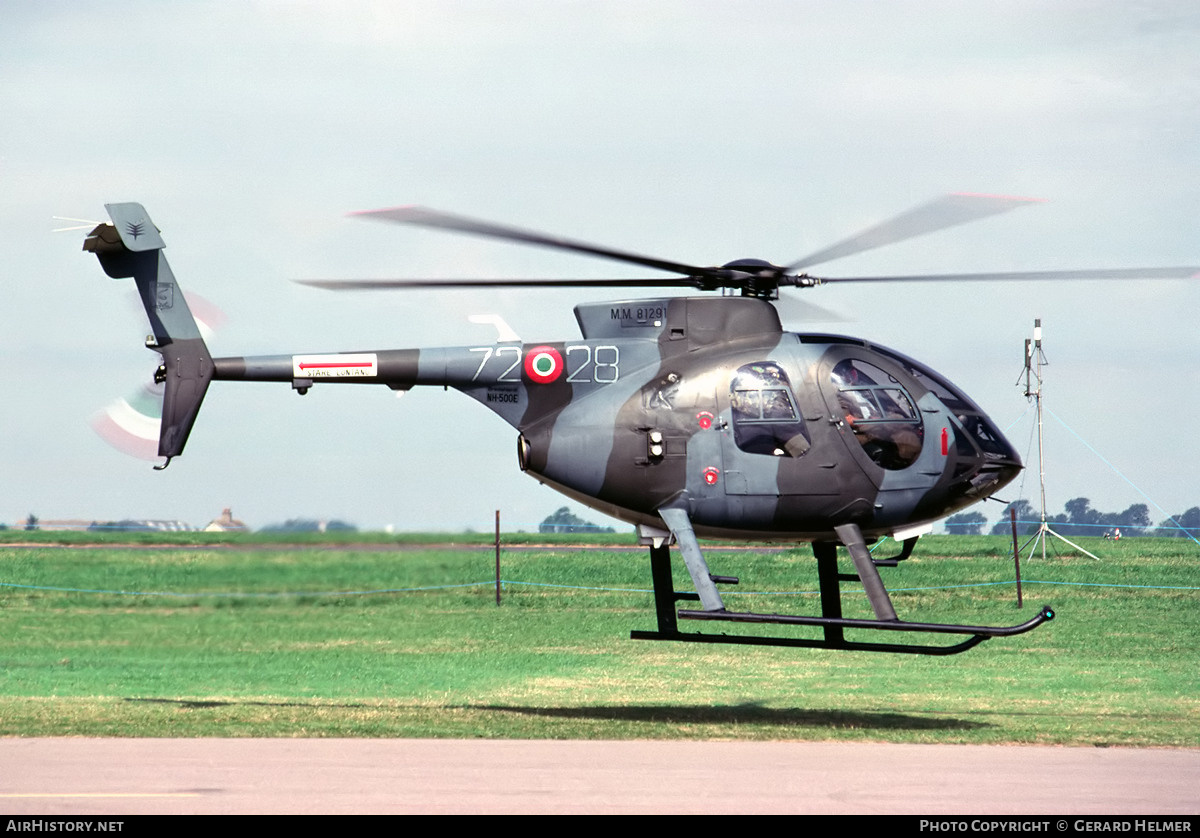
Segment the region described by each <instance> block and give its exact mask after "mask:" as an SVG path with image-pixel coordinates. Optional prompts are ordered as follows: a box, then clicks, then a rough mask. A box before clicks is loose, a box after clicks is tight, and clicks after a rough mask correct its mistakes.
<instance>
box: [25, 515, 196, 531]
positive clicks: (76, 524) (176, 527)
mask: <svg viewBox="0 0 1200 838" xmlns="http://www.w3.org/2000/svg"><path fill="white" fill-rule="evenodd" d="M13 526H14V528H15V529H29V525H28V522H27V521H22V522H21V523H19V524H14V525H13ZM33 529H39V530H50V531H55V532H63V531H75V532H82V531H85V530H87V531H91V532H141V531H154V532H188V531H190V530H191V529H192V527H191V525H189V524H185V523H184V522H183V521H162V520H149V519H144V520H134V519H131V518H126V519H123V520H120V521H83V520H80V519H78V518H76V519H58V520H49V519H41V520H38V521H37V522H36V523H35V524H34V526H33Z"/></svg>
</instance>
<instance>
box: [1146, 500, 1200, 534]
mask: <svg viewBox="0 0 1200 838" xmlns="http://www.w3.org/2000/svg"><path fill="white" fill-rule="evenodd" d="M1156 534H1157V535H1161V536H1163V537H1165V538H1200V506H1193V507H1192V508H1191V509H1189V510H1187V511H1186V512H1180V513H1179V514H1178V515H1176V516H1174V518H1169V519H1167V520H1166V521H1163V522H1162V523H1161V524H1159V525H1158V532H1157V533H1156Z"/></svg>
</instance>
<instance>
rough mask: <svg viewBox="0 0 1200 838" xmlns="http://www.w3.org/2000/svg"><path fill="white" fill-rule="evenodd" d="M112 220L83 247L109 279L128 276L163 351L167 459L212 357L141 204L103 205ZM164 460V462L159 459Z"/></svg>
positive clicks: (179, 440) (161, 450)
mask: <svg viewBox="0 0 1200 838" xmlns="http://www.w3.org/2000/svg"><path fill="white" fill-rule="evenodd" d="M105 208H106V209H107V210H108V214H109V217H110V218H112V223H111V224H101V225H99V226H97V227H96V228H95V229H94V230H92V232H91V233H89V234H88V237H87V239H85V240H84V243H83V249H84V250H87V251H89V252H91V253H95V254H96V256H97V258H98V259H99V260H100V265H101V267H102V268H104V272H105V273H106V274H108V275H109V276H110V277H112V278H113V279H123V278H126V277H133V279H134V281H135V282H136V283H137V288H138V294H139V296H140V297H141V300H142V306H143V308H145V310H146V316H147V318H149V320H150V329H151V331H152V332H153V335H152V336H151V337H150V338H148V339H147V345H148V346H149V347H150V348H151V349H154V350H155V351H156V352H158V353H159V354H160V355H162V365H161V366H160V367H159V368H158V371H157V372H156V373H155V380H156V381H161V382H163V383H164V384H165V385H166V389H165V392H164V394H163V409H162V430H161V431H160V434H159V438H158V454H159V456H161V457H166V458H167V461H168V462H170V460H171V458H172V457H175V456H178V455H179V454H180V453H182V452H183V446H184V445H185V444H186V443H187V438H188V434H189V433H190V432H191V430H192V425H193V423H195V421H196V414H197V413H199V411H200V403H201V402H202V401H203V400H204V394H205V392H206V391H207V390H208V383H209V382H210V381H212V377H213V361H212V356H211V355H209V353H208V347H207V346H205V345H204V340H203V338H202V337H201V336H200V329H199V328H198V327H197V326H196V321H195V320H194V319H193V317H192V313H191V311H190V310H189V309H188V305H187V301H186V300H184V298H183V292H182V291H181V290H180V289H179V285H178V283H176V281H175V275H174V274H172V273H171V267H170V265H168V264H167V257H166V256H165V255H164V254H163V252H162V251H163V248H164V247H166V245H165V244H164V243H163V240H162V236H161V235H159V232H158V228H157V227H155V226H154V222H152V221H151V220H150V216H149V215H147V214H146V210H145V208H144V207H142V205H141V204H132V203H130V204H106V205H105ZM164 465H165V464H164Z"/></svg>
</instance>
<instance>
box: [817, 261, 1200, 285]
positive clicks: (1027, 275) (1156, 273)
mask: <svg viewBox="0 0 1200 838" xmlns="http://www.w3.org/2000/svg"><path fill="white" fill-rule="evenodd" d="M801 279H802V278H801ZM813 279H814V280H815V282H814V284H817V285H824V284H826V283H831V282H1023V281H1026V280H1031V281H1036V280H1062V279H1200V267H1197V266H1195V265H1185V266H1180V267H1170V268H1094V269H1091V270H1087V269H1084V270H1073V271H1008V272H1003V273H973V274H917V275H912V276H837V277H821V278H819V279H818V278H815V277H814V278H813Z"/></svg>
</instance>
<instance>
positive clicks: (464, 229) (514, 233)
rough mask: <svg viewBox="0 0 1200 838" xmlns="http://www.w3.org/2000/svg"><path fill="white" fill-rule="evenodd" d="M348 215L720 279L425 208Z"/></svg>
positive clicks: (713, 272) (706, 271)
mask: <svg viewBox="0 0 1200 838" xmlns="http://www.w3.org/2000/svg"><path fill="white" fill-rule="evenodd" d="M351 215H353V216H354V217H357V218H370V219H375V220H377V221H391V222H394V223H396V224H412V225H415V226H417V227H433V228H435V229H441V230H454V231H456V232H459V233H470V234H472V235H476V236H487V237H488V238H493V239H502V240H504V241H516V242H522V243H524V244H532V245H538V246H540V247H550V248H556V249H558V250H571V251H574V252H576V253H586V254H589V255H591V256H599V257H601V258H602V259H614V260H616V261H618V262H628V263H630V264H633V265H641V266H642V267H645V268H654V269H655V270H660V271H670V272H671V273H677V274H685V275H687V276H706V277H713V278H717V277H720V276H722V275H723V274H722V272H721V271H720V270H719V269H717V268H700V267H696V266H695V265H685V264H683V263H682V262H670V261H667V260H665V259H655V258H654V257H651V256H642V255H639V254H637V253H627V252H625V251H623V250H613V249H612V248H608V247H601V246H599V245H594V244H588V243H587V242H579V241H573V240H572V239H564V238H559V237H557V236H549V235H546V234H545V233H538V232H534V231H533V230H522V229H520V228H517V227H508V226H505V225H503V224H494V223H492V222H490V221H479V220H477V219H474V218H465V217H463V216H461V215H451V214H450V213H447V212H439V211H437V210H431V209H427V208H425V207H396V208H394V209H381V210H367V211H365V212H355V213H351ZM400 287H403V286H400Z"/></svg>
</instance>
